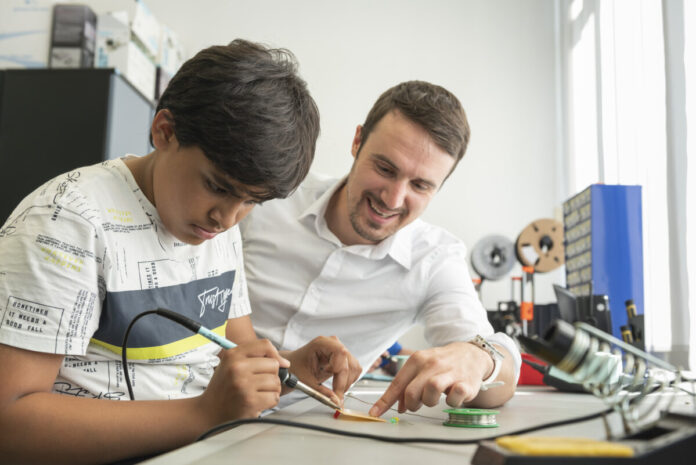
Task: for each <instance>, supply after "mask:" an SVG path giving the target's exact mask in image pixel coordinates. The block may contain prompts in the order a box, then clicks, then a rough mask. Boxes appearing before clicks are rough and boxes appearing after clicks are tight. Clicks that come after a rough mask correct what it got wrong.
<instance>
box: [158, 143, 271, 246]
mask: <svg viewBox="0 0 696 465" xmlns="http://www.w3.org/2000/svg"><path fill="white" fill-rule="evenodd" d="M159 157H160V158H159V159H157V161H156V162H155V167H154V170H153V175H152V194H153V199H151V200H154V202H153V203H154V204H155V206H156V208H157V211H158V213H159V215H160V218H161V219H162V222H163V223H164V226H165V227H166V228H167V230H168V231H169V232H170V233H171V234H173V235H174V236H175V237H176V238H177V239H179V240H180V241H181V242H185V243H187V244H191V245H198V244H201V243H202V242H203V241H205V240H208V239H212V238H213V237H215V236H216V235H217V234H219V233H221V232H223V231H226V230H227V229H229V228H231V227H232V226H234V225H235V224H237V223H239V222H240V221H241V220H242V219H243V218H244V217H245V216H246V215H247V214H248V213H249V212H250V211H251V209H252V208H253V206H254V205H255V204H256V203H258V201H257V198H258V196H259V195H262V194H263V191H262V189H260V188H258V187H250V186H246V185H244V184H241V183H239V182H237V181H235V180H234V179H232V178H231V177H230V176H227V175H225V174H224V173H223V172H222V171H220V170H219V169H217V168H216V167H215V165H213V163H212V162H211V161H210V160H208V158H207V157H206V156H205V155H204V154H203V151H202V150H201V149H200V148H198V147H181V146H179V144H178V143H177V142H176V141H174V142H172V145H171V146H170V147H168V149H167V150H164V151H161V153H160V154H159Z"/></svg>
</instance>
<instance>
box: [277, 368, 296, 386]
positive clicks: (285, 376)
mask: <svg viewBox="0 0 696 465" xmlns="http://www.w3.org/2000/svg"><path fill="white" fill-rule="evenodd" d="M278 377H279V378H280V382H281V383H283V384H285V385H286V386H288V387H289V388H293V389H294V388H295V386H297V378H295V377H294V376H293V375H292V374H291V373H290V372H289V371H288V369H287V368H281V369H279V370H278Z"/></svg>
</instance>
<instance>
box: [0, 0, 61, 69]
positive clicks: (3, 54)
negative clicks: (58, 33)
mask: <svg viewBox="0 0 696 465" xmlns="http://www.w3.org/2000/svg"><path fill="white" fill-rule="evenodd" d="M57 1H58V0H31V1H27V0H2V1H0V68H45V67H47V65H48V55H49V50H50V46H51V23H52V17H53V5H54V4H55V3H57Z"/></svg>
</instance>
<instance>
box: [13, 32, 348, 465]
mask: <svg viewBox="0 0 696 465" xmlns="http://www.w3.org/2000/svg"><path fill="white" fill-rule="evenodd" d="M318 132H319V116H318V111H317V108H316V105H315V103H314V101H313V100H312V98H311V96H310V95H309V92H308V90H307V87H306V84H305V82H304V81H303V80H302V79H300V78H299V77H298V76H297V74H296V64H295V62H294V59H293V56H292V55H291V54H290V53H289V52H287V51H284V50H274V49H267V48H264V47H262V46H260V45H258V44H254V43H250V42H246V41H242V40H236V41H234V42H232V43H231V44H229V45H228V46H216V47H210V48H208V49H205V50H203V51H201V52H199V53H198V54H197V55H196V56H195V57H194V58H192V59H191V60H189V61H188V62H186V63H185V64H184V65H183V66H182V68H181V70H180V71H179V72H178V73H177V75H176V76H175V77H174V78H173V79H172V81H171V82H170V83H169V86H168V88H167V90H166V91H165V93H164V94H163V96H162V98H161V100H160V102H159V104H158V107H157V111H156V114H155V117H154V119H153V122H152V127H151V142H152V144H153V146H154V151H153V152H151V153H150V154H148V155H146V156H144V157H142V158H137V157H125V158H122V159H118V160H109V161H105V162H103V163H101V164H100V165H94V166H89V167H84V168H79V169H76V170H74V171H72V172H70V173H66V174H65V175H62V176H59V177H57V178H55V179H53V180H50V181H48V182H47V183H46V184H44V185H43V186H41V187H39V188H38V189H37V190H36V191H34V192H33V193H32V194H30V195H29V196H28V197H27V198H25V199H24V200H23V201H22V202H21V203H20V204H19V206H18V207H17V208H16V209H15V211H14V212H13V213H12V215H11V216H10V217H9V218H8V220H7V222H6V223H5V225H4V226H3V227H2V229H1V230H0V316H2V321H0V366H2V367H3V375H2V379H3V381H2V383H0V456H1V457H2V458H3V461H4V460H8V461H9V462H11V463H19V462H31V463H37V462H51V463H59V462H71V463H77V462H85V463H97V462H112V461H114V460H120V459H123V458H126V457H134V456H143V455H148V454H153V453H157V452H160V451H164V450H168V449H172V448H175V447H178V446H181V445H183V444H186V443H188V442H191V441H192V440H194V439H195V438H196V437H197V436H199V435H200V434H201V433H203V432H204V431H206V430H207V429H209V428H211V427H212V426H214V425H216V424H219V423H221V422H223V421H227V420H233V419H237V418H244V417H254V416H258V415H259V413H260V412H261V411H263V410H264V409H268V408H271V407H273V406H274V405H276V403H277V401H278V396H279V395H280V392H281V386H280V382H279V378H278V368H279V367H287V366H289V365H290V363H289V361H288V360H286V359H285V358H283V357H281V356H280V355H279V354H278V352H277V351H276V349H275V348H273V346H272V345H271V344H270V343H269V342H268V341H266V340H256V337H255V335H254V333H253V330H252V327H251V323H250V320H249V317H248V314H249V313H250V306H249V301H248V297H247V294H246V283H245V278H244V267H243V261H242V249H241V239H240V235H239V231H238V228H237V227H236V224H237V222H239V221H240V220H241V219H242V218H243V217H244V216H245V215H246V214H247V213H248V212H249V211H250V210H251V208H252V207H253V206H254V205H255V204H256V203H259V202H261V201H263V200H267V199H272V198H278V197H285V196H287V195H288V194H289V193H290V192H292V191H293V190H294V189H295V187H297V185H298V184H299V183H300V181H301V180H302V179H303V178H304V177H305V175H306V174H307V171H308V169H309V166H310V164H311V161H312V158H313V154H314V148H315V143H316V138H317V136H318ZM158 307H160V308H168V309H170V310H173V311H176V312H178V313H181V314H183V315H186V316H188V317H189V318H192V319H194V320H197V321H199V322H201V323H202V324H203V325H204V326H207V327H209V328H212V329H214V330H215V331H216V332H218V333H219V334H221V335H224V336H226V337H227V338H228V339H230V340H232V341H234V342H235V343H237V344H238V345H239V347H237V348H235V349H231V350H228V351H225V353H224V355H223V356H221V357H220V359H218V357H217V354H218V352H219V351H220V349H219V347H218V346H216V345H215V344H213V343H211V342H209V341H208V340H207V339H204V338H202V337H201V336H194V335H192V334H191V333H190V331H188V330H186V329H184V328H182V327H180V326H178V325H177V324H175V323H173V322H171V321H169V320H165V319H162V318H158V317H156V316H152V315H150V316H147V317H145V318H142V319H140V320H139V321H138V322H137V324H136V325H134V326H133V330H132V332H131V334H130V338H129V341H128V347H129V351H128V356H129V363H128V367H126V368H125V369H128V370H129V374H130V378H131V380H132V384H133V390H134V395H135V399H136V400H138V402H113V400H123V401H126V400H128V395H127V393H126V392H127V389H126V386H125V383H124V377H123V370H124V367H123V366H122V364H121V363H120V353H121V342H122V339H123V334H124V331H125V328H126V327H127V326H128V324H129V323H130V321H131V320H132V319H133V318H134V317H135V316H136V315H138V314H140V313H142V312H143V311H146V310H150V309H155V308H158ZM317 348H318V349H317ZM315 349H316V350H315ZM344 352H345V349H344V348H342V347H339V345H338V344H333V345H331V344H327V343H326V342H325V341H319V342H318V343H317V344H315V346H314V348H313V347H311V346H310V347H309V348H308V347H305V350H304V352H303V353H302V354H301V355H300V356H296V357H295V359H293V358H291V355H292V354H288V358H289V359H291V360H292V361H295V360H297V362H296V363H298V364H300V363H304V361H305V360H307V359H308V358H311V355H312V354H314V355H316V354H326V353H328V354H329V356H331V355H333V357H330V358H332V360H329V361H328V362H327V363H325V365H327V366H325V367H322V368H324V369H325V370H326V371H328V372H329V374H328V376H330V375H331V374H332V373H331V372H340V371H341V368H340V367H339V368H336V366H338V365H336V364H337V363H345V360H346V359H345V355H344ZM307 354H310V355H307ZM299 357H303V359H300V358H299ZM306 371H307V370H306ZM310 375H311V373H309V374H307V373H306V372H305V373H304V376H305V379H306V378H307V377H308V376H310ZM323 376H324V379H325V378H327V377H328V376H327V375H323ZM352 380H353V379H351V380H350V381H352ZM310 381H312V382H313V383H314V384H317V383H319V382H320V381H323V379H316V380H314V379H311V380H310Z"/></svg>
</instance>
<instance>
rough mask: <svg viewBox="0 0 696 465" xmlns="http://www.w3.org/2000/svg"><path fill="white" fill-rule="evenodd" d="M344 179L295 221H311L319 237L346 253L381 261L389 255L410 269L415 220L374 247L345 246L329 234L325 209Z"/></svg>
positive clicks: (337, 181) (330, 188)
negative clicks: (343, 248)
mask: <svg viewBox="0 0 696 465" xmlns="http://www.w3.org/2000/svg"><path fill="white" fill-rule="evenodd" d="M346 178H347V176H346V177H343V178H341V179H338V180H336V182H335V183H334V184H333V185H332V186H331V187H329V189H327V190H326V192H324V193H323V194H322V195H320V196H319V197H318V198H317V199H316V200H315V201H314V202H312V203H311V204H310V205H309V206H308V207H307V208H306V209H305V210H304V211H303V212H302V213H300V215H299V216H298V217H297V219H298V220H299V221H301V222H309V221H311V222H312V224H313V226H314V229H315V230H316V233H317V235H319V237H321V238H323V239H325V240H327V241H329V242H333V243H334V244H336V245H337V246H338V247H345V249H346V251H350V252H351V253H354V254H356V255H361V256H363V257H365V258H369V259H373V260H381V259H383V258H384V257H386V256H387V255H389V256H390V257H391V258H392V259H393V260H394V261H395V262H397V263H398V264H400V265H401V266H403V267H404V268H406V269H410V268H411V248H412V241H413V234H412V230H413V226H414V224H415V223H416V222H418V221H420V220H418V219H416V220H415V221H414V222H412V223H411V224H408V225H406V226H405V227H403V228H401V229H400V230H399V231H397V232H396V234H393V235H391V236H389V237H388V238H386V239H384V240H383V241H381V242H380V243H379V244H375V245H363V244H359V245H350V246H345V245H344V244H343V243H341V241H340V240H339V239H338V237H336V235H335V234H334V233H333V232H331V230H330V229H329V226H328V225H327V224H326V218H325V215H326V209H327V208H328V206H329V202H330V201H331V197H332V196H333V195H334V193H335V192H336V191H337V190H338V189H340V188H341V187H342V186H343V184H344V183H345V182H346Z"/></svg>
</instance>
